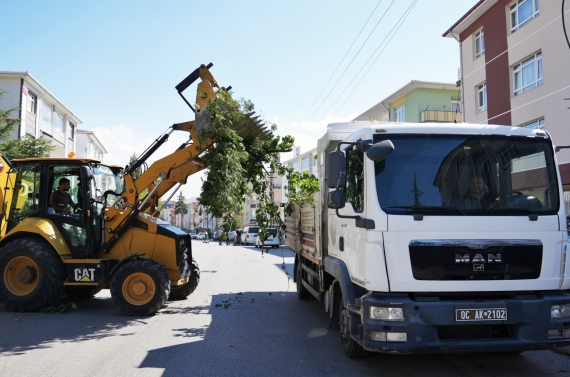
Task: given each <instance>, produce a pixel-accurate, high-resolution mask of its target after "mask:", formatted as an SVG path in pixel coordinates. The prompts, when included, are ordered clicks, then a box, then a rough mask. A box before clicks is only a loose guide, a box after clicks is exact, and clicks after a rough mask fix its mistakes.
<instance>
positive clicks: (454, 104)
mask: <svg viewBox="0 0 570 377" xmlns="http://www.w3.org/2000/svg"><path fill="white" fill-rule="evenodd" d="M451 112H453V113H461V97H451Z"/></svg>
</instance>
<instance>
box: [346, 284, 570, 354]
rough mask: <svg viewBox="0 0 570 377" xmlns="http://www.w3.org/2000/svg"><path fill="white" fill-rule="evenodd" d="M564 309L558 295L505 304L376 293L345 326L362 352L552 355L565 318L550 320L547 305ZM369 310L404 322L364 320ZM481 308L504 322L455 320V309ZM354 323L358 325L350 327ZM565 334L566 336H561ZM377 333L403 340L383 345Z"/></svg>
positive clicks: (564, 342) (569, 335) (564, 299)
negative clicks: (396, 312)
mask: <svg viewBox="0 0 570 377" xmlns="http://www.w3.org/2000/svg"><path fill="white" fill-rule="evenodd" d="M565 303H570V294H567V293H564V292H559V291H555V292H537V293H536V294H533V295H521V296H512V298H508V299H496V298H491V299H480V298H478V299H477V300H475V299H473V300H465V299H453V298H449V299H445V300H444V299H438V298H429V299H428V298H425V299H417V300H413V299H411V298H410V297H409V296H408V295H395V294H379V293H376V294H372V295H367V296H364V297H363V298H362V300H361V309H360V318H354V320H358V319H359V320H360V321H354V320H351V335H352V336H353V338H355V339H358V340H359V341H360V343H361V344H362V346H363V347H364V349H366V350H369V351H373V352H385V353H451V352H493V351H500V352H517V351H527V350H543V349H553V348H556V347H562V346H569V345H570V317H568V318H561V319H551V307H552V305H555V304H565ZM371 307H389V308H395V307H400V308H403V311H404V318H405V320H404V321H384V320H374V319H370V310H371ZM485 308H487V309H502V308H505V309H507V319H506V320H495V319H493V320H475V321H460V320H457V318H456V310H457V309H460V310H461V309H464V310H469V309H485ZM353 310H354V309H353ZM471 313H473V312H471ZM459 314H461V312H459ZM351 316H355V317H358V314H356V313H354V312H353V313H351ZM355 322H360V323H359V324H357V326H354V324H355ZM565 329H567V331H564V330H565ZM549 330H551V331H550V334H549ZM554 330H556V331H554ZM382 333H386V334H389V333H404V334H406V335H402V334H400V335H396V334H392V336H387V337H386V339H387V340H384V335H383V334H382ZM565 336H566V338H565ZM404 338H405V340H404ZM373 339H375V340H373ZM378 339H381V340H380V341H378ZM390 340H392V341H390ZM394 340H397V341H394Z"/></svg>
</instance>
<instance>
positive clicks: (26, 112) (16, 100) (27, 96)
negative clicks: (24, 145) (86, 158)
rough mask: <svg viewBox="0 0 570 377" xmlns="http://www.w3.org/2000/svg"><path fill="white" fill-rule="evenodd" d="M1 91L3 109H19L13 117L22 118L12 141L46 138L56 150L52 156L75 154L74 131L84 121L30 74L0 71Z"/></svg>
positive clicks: (0, 105)
mask: <svg viewBox="0 0 570 377" xmlns="http://www.w3.org/2000/svg"><path fill="white" fill-rule="evenodd" d="M0 90H2V91H4V92H5V94H4V97H3V98H2V99H0V108H2V109H5V110H7V109H12V108H16V110H15V111H14V112H13V114H10V116H11V117H13V118H19V119H20V125H19V127H17V128H16V129H14V130H13V133H12V135H11V137H12V138H23V137H24V136H25V135H31V136H33V137H35V138H39V137H43V138H45V139H47V140H48V141H49V142H50V143H51V145H53V146H54V147H55V149H54V150H53V151H52V152H51V153H50V157H68V156H69V154H70V152H75V131H76V129H77V126H78V125H79V124H81V123H82V121H81V119H79V117H77V115H75V114H74V113H73V112H72V111H71V110H70V109H69V108H68V107H67V106H65V105H64V104H63V102H61V101H60V100H59V99H57V98H56V97H55V96H54V95H53V94H52V93H51V92H50V91H49V90H47V89H46V88H45V87H44V86H43V85H42V84H41V83H40V82H39V81H38V80H36V79H35V78H34V77H33V76H32V75H31V74H30V73H29V72H13V71H0Z"/></svg>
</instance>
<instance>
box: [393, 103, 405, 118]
mask: <svg viewBox="0 0 570 377" xmlns="http://www.w3.org/2000/svg"><path fill="white" fill-rule="evenodd" d="M394 117H395V121H396V122H405V118H406V108H405V105H403V104H402V105H400V106H398V107H396V108H394Z"/></svg>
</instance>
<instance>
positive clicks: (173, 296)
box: [168, 258, 200, 301]
mask: <svg viewBox="0 0 570 377" xmlns="http://www.w3.org/2000/svg"><path fill="white" fill-rule="evenodd" d="M199 282H200V268H199V267H198V263H196V261H195V260H194V258H192V265H191V270H190V280H188V282H187V283H186V284H184V285H182V286H180V287H170V297H169V298H168V299H169V300H170V301H176V300H184V299H185V298H186V297H188V296H190V295H191V294H192V292H194V291H195V290H196V287H198V283H199Z"/></svg>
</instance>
